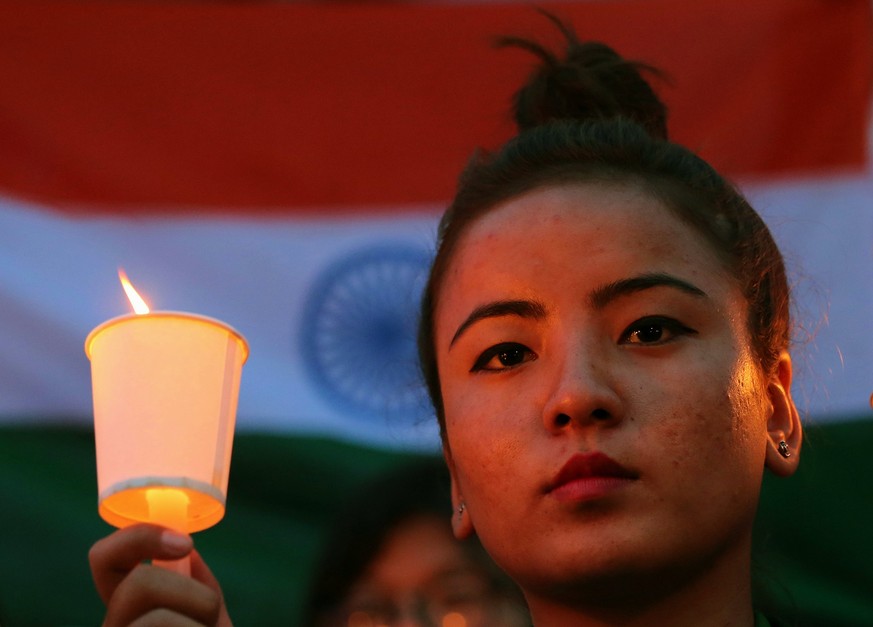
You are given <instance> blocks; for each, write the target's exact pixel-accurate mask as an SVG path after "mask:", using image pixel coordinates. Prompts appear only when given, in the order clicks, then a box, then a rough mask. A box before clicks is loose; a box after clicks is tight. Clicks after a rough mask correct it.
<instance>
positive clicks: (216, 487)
mask: <svg viewBox="0 0 873 627" xmlns="http://www.w3.org/2000/svg"><path fill="white" fill-rule="evenodd" d="M85 353H86V354H87V355H88V358H89V359H90V360H91V383H92V391H93V397H94V433H95V440H96V446H97V484H98V493H99V497H98V498H99V512H100V516H101V517H102V518H103V519H104V520H105V521H106V522H108V523H110V524H112V525H115V526H116V527H125V526H127V525H131V524H133V523H137V522H152V523H157V524H162V525H165V526H167V527H172V528H174V529H177V530H179V531H183V532H187V533H191V532H194V531H200V530H202V529H206V528H207V527H211V526H212V525H214V524H215V523H217V522H218V521H219V520H221V518H222V517H223V516H224V511H225V502H226V498H227V480H228V475H229V472H230V456H231V449H232V446H233V430H234V424H235V422H236V408H237V401H238V398H239V384H240V376H241V374H242V365H243V363H244V362H245V360H246V358H247V357H248V345H247V344H246V341H245V339H244V338H243V337H242V335H240V334H239V333H238V332H237V331H235V330H234V329H233V328H231V327H230V326H228V325H226V324H224V323H223V322H220V321H218V320H214V319H212V318H207V317H205V316H198V315H194V314H189V313H179V312H169V311H158V312H153V313H147V314H135V315H126V316H120V317H118V318H114V319H112V320H108V321H107V322H104V323H103V324H101V325H100V326H98V327H97V328H95V329H94V330H93V331H91V333H90V334H89V335H88V338H87V339H86V340H85Z"/></svg>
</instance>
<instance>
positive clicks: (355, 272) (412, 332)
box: [301, 246, 430, 422]
mask: <svg viewBox="0 0 873 627" xmlns="http://www.w3.org/2000/svg"><path fill="white" fill-rule="evenodd" d="M429 265H430V256H429V255H428V254H427V253H426V252H425V251H423V250H417V249H412V248H408V247H387V246H386V247H380V248H376V249H369V250H365V251H361V252H358V253H355V254H353V255H351V256H349V257H346V258H343V259H341V260H340V261H339V262H337V263H335V264H334V265H332V266H331V267H329V268H328V269H327V270H326V271H325V272H324V273H323V274H322V276H321V277H320V278H319V279H318V280H317V281H316V283H315V285H314V287H313V289H312V292H311V293H310V294H309V296H308V298H307V301H306V309H305V311H304V315H303V327H302V329H301V331H302V348H303V358H304V363H305V364H306V367H307V368H306V369H307V372H308V373H309V374H310V375H311V376H312V377H313V378H314V380H315V383H316V386H317V387H318V389H319V390H320V391H321V392H322V393H323V394H324V395H325V397H326V398H327V399H328V400H329V401H330V402H331V403H332V404H334V405H335V406H337V407H338V408H339V409H340V410H342V411H345V412H349V414H350V416H352V417H353V416H362V415H363V416H366V417H369V418H371V419H375V420H385V419H389V420H402V421H404V422H407V421H408V422H414V421H416V420H418V419H420V418H421V417H422V414H423V413H424V411H425V408H427V407H428V402H427V395H426V391H425V389H424V385H423V383H422V381H421V376H420V373H419V368H418V352H417V347H416V332H417V326H418V308H419V303H420V301H421V293H422V290H423V288H424V284H425V281H426V280H427V271H428V268H429Z"/></svg>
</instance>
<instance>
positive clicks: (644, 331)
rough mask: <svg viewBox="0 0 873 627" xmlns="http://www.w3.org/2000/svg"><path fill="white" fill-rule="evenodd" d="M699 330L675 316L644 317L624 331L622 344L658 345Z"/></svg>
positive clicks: (693, 333)
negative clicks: (686, 324) (687, 325)
mask: <svg viewBox="0 0 873 627" xmlns="http://www.w3.org/2000/svg"><path fill="white" fill-rule="evenodd" d="M696 333H697V331H695V330H694V329H691V328H689V327H686V326H685V325H684V324H682V323H681V322H679V321H678V320H674V319H673V318H661V317H654V318H642V319H641V320H637V321H636V322H634V323H633V324H632V325H630V326H629V327H628V328H627V329H625V331H624V333H622V336H621V340H620V341H619V343H620V344H639V345H642V346H657V345H659V344H666V343H667V342H670V341H672V340H675V339H676V338H677V337H680V336H682V335H695V334H696Z"/></svg>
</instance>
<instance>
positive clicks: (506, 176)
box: [418, 14, 790, 435]
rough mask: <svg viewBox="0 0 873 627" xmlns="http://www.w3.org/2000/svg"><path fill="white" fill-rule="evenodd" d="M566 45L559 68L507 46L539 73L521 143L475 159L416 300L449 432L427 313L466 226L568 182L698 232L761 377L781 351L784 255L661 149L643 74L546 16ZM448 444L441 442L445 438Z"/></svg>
mask: <svg viewBox="0 0 873 627" xmlns="http://www.w3.org/2000/svg"><path fill="white" fill-rule="evenodd" d="M547 17H549V18H550V19H551V20H552V21H553V22H554V23H555V24H557V25H558V26H559V28H560V29H561V31H562V32H563V34H564V36H565V37H566V40H567V48H566V52H565V55H564V57H563V58H558V57H556V56H555V55H553V54H552V53H550V52H549V51H547V50H546V49H544V48H543V47H542V46H540V45H539V44H537V43H535V42H531V41H527V40H523V39H518V38H504V39H502V40H500V43H501V44H502V45H511V46H520V47H523V48H525V49H527V50H529V51H531V52H533V53H534V54H535V55H537V56H538V57H539V58H540V60H541V61H542V63H541V64H540V67H539V68H538V69H537V70H535V71H534V73H533V74H532V75H531V77H530V79H529V80H528V82H527V84H526V85H525V86H524V87H523V88H522V89H521V90H520V91H519V92H518V93H517V94H516V98H515V109H516V111H515V118H516V122H517V124H518V126H519V129H520V130H519V134H518V135H517V136H516V137H515V138H514V139H512V140H510V141H509V142H507V143H506V144H505V145H504V146H503V147H502V148H501V149H500V150H499V151H497V152H496V153H494V154H488V153H485V152H482V151H479V152H477V153H476V154H474V156H473V158H472V159H471V161H470V163H469V164H468V165H467V167H466V169H465V170H464V171H463V172H462V174H461V176H460V179H459V181H458V189H457V192H456V195H455V198H454V201H453V202H452V204H451V205H450V206H449V208H448V210H447V211H446V213H445V214H444V215H443V218H442V220H441V221H440V225H439V231H438V239H437V252H436V257H435V259H434V263H433V266H432V267H431V272H430V276H429V279H428V283H427V286H426V287H425V291H424V296H423V299H422V309H421V320H420V326H419V336H418V347H419V357H420V360H421V367H422V372H423V374H424V378H425V382H426V383H427V386H428V391H429V393H430V397H431V400H432V401H433V404H434V408H435V410H436V414H437V417H438V419H439V421H440V427H441V429H442V430H444V428H445V421H444V412H443V404H442V397H441V392H440V381H439V373H438V372H437V364H436V354H435V348H434V311H435V308H436V306H437V302H438V297H439V290H440V286H441V284H442V279H443V275H444V273H445V271H446V268H447V266H448V264H449V262H450V260H451V258H452V253H453V251H454V248H455V246H456V244H457V242H458V240H459V238H460V237H461V235H462V234H463V233H464V231H465V230H466V229H467V228H468V226H469V225H470V223H471V222H473V221H475V220H476V219H477V218H478V217H480V216H481V215H483V214H485V213H487V212H488V211H489V210H490V209H491V208H493V207H494V206H496V205H497V204H499V203H500V202H502V201H505V200H508V199H510V198H513V197H516V196H518V195H520V194H522V193H524V192H527V191H530V190H532V189H535V188H538V187H541V186H544V185H549V184H561V183H571V182H586V181H592V180H596V181H600V182H603V181H606V182H615V183H624V184H627V183H631V184H638V185H640V186H641V187H642V188H643V189H645V190H646V191H648V192H649V193H651V194H652V195H654V196H655V197H656V198H658V199H659V200H660V201H661V202H662V203H664V205H665V206H666V207H667V208H668V209H670V210H671V211H673V212H674V213H675V214H676V216H677V217H679V218H680V219H681V220H683V221H684V222H686V223H687V224H689V225H690V226H691V227H692V228H694V229H695V230H696V231H697V232H699V233H700V234H701V235H702V236H703V237H704V238H705V239H706V240H707V241H708V242H709V244H710V246H711V247H712V249H713V250H714V251H715V253H716V254H717V255H718V257H719V259H720V260H721V262H722V263H723V264H724V266H725V268H726V269H727V270H728V272H729V273H730V274H731V276H732V277H733V278H734V280H736V282H737V284H738V285H739V286H740V288H741V290H742V292H743V295H744V297H745V299H746V301H747V302H748V306H749V314H748V321H747V326H748V329H749V334H750V336H751V341H752V346H753V348H754V350H755V353H756V356H757V358H758V359H759V361H760V363H761V366H762V369H763V370H764V371H765V372H767V373H768V374H769V373H771V372H772V370H773V369H774V368H775V367H776V364H777V362H778V358H779V355H780V353H781V352H782V351H783V350H784V349H785V348H787V346H788V342H789V335H790V334H789V326H790V325H789V308H788V304H789V291H788V283H787V279H786V275H785V267H784V263H783V260H782V255H781V253H780V252H779V249H778V247H777V246H776V243H775V242H774V240H773V237H772V236H771V234H770V231H769V230H768V229H767V226H766V225H765V224H764V222H763V220H762V219H761V217H760V216H759V215H758V214H757V213H756V212H755V210H754V209H752V207H751V206H750V205H749V203H748V202H747V201H746V199H745V198H744V197H743V196H742V194H740V193H739V191H737V189H736V188H734V186H733V185H731V184H730V183H729V182H727V181H726V180H725V179H724V178H722V177H721V176H720V175H719V174H718V173H717V172H716V171H715V170H714V169H713V168H712V167H711V166H710V165H709V164H708V163H706V162H705V161H704V160H703V159H701V158H700V157H698V156H697V155H695V154H694V153H693V152H691V151H690V150H688V149H687V148H684V147H682V146H679V145H678V144H674V143H672V142H670V141H669V140H668V139H667V124H666V108H665V107H664V105H663V104H662V103H661V101H660V100H659V99H658V97H657V95H656V94H655V92H654V91H653V90H652V89H651V87H650V86H649V84H648V83H647V82H646V81H645V80H644V79H643V78H642V76H641V71H648V70H651V69H652V68H649V66H646V65H645V64H641V63H638V62H631V61H626V60H624V59H622V58H621V57H620V56H619V55H618V54H617V53H616V52H615V51H614V50H612V49H611V48H610V47H608V46H606V45H604V44H602V43H593V42H588V43H582V42H580V41H579V40H578V39H577V37H576V35H575V34H574V33H573V31H572V30H571V29H570V28H568V27H567V26H565V25H564V24H563V23H561V22H560V21H559V20H557V19H556V18H554V17H552V16H550V15H548V14H547ZM443 435H445V434H443Z"/></svg>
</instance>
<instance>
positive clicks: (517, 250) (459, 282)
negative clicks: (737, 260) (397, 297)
mask: <svg viewBox="0 0 873 627" xmlns="http://www.w3.org/2000/svg"><path fill="white" fill-rule="evenodd" d="M652 274H665V275H670V276H674V277H676V278H677V279H681V280H685V281H688V282H690V283H693V284H695V285H697V284H698V283H702V284H701V285H698V287H700V289H702V290H704V291H706V292H707V293H711V292H712V293H711V295H713V296H718V295H719V294H724V292H725V291H726V290H728V289H729V288H730V284H731V283H732V281H731V280H730V278H729V276H728V274H727V273H726V272H725V270H724V268H723V267H722V265H721V262H720V261H719V259H718V257H717V255H716V253H715V252H714V251H713V250H712V249H711V247H710V245H709V244H708V242H707V241H706V240H705V239H704V237H703V236H702V235H700V234H699V233H697V232H696V231H694V229H693V228H692V227H690V226H689V225H687V224H686V223H685V222H683V221H682V220H680V219H679V218H678V217H677V216H676V215H675V213H674V212H673V211H671V210H670V209H668V208H667V207H665V206H664V204H663V203H662V202H661V201H660V200H658V199H657V198H655V197H654V196H652V195H651V194H649V193H648V192H646V191H645V190H644V189H641V188H640V186H639V185H634V184H618V183H613V182H608V183H603V184H601V183H571V184H561V185H555V186H549V187H542V188H538V189H535V190H532V191H530V192H527V193H525V194H523V195H520V196H518V197H516V198H514V199H511V200H508V201H506V202H503V203H501V204H500V205H498V206H496V207H494V208H493V209H491V210H490V211H489V212H488V213H486V214H485V215H483V216H481V217H479V218H478V219H477V220H476V221H475V222H473V223H471V224H470V225H469V226H468V228H467V231H466V232H465V233H464V234H463V235H462V236H461V237H460V238H459V240H458V243H457V246H456V247H455V249H454V251H453V255H452V258H451V260H450V262H449V265H448V268H447V273H446V275H445V280H444V281H443V282H442V286H441V290H440V291H441V293H440V296H439V299H438V306H437V326H438V327H440V326H441V325H440V322H439V321H440V319H441V318H442V317H443V316H442V315H441V311H442V310H444V309H445V305H449V306H452V305H459V304H460V305H461V306H462V307H469V306H470V305H471V304H475V303H473V301H476V300H488V299H489V298H505V297H507V296H508V295H511V296H513V297H525V296H527V294H524V293H523V292H525V291H526V290H535V291H536V290H539V289H541V288H543V289H545V288H548V287H558V286H560V287H564V288H567V289H572V290H573V291H574V293H575V294H576V295H577V296H579V295H580V294H579V291H580V290H581V291H582V292H591V291H594V290H596V289H598V288H599V287H601V286H603V285H607V284H610V283H613V282H616V281H623V280H627V279H632V278H634V277H637V276H641V275H652ZM510 292H511V293H512V294H510ZM459 301H463V304H462V303H460V302H459ZM468 301H469V302H468ZM456 313H457V315H461V314H462V313H463V312H456Z"/></svg>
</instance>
